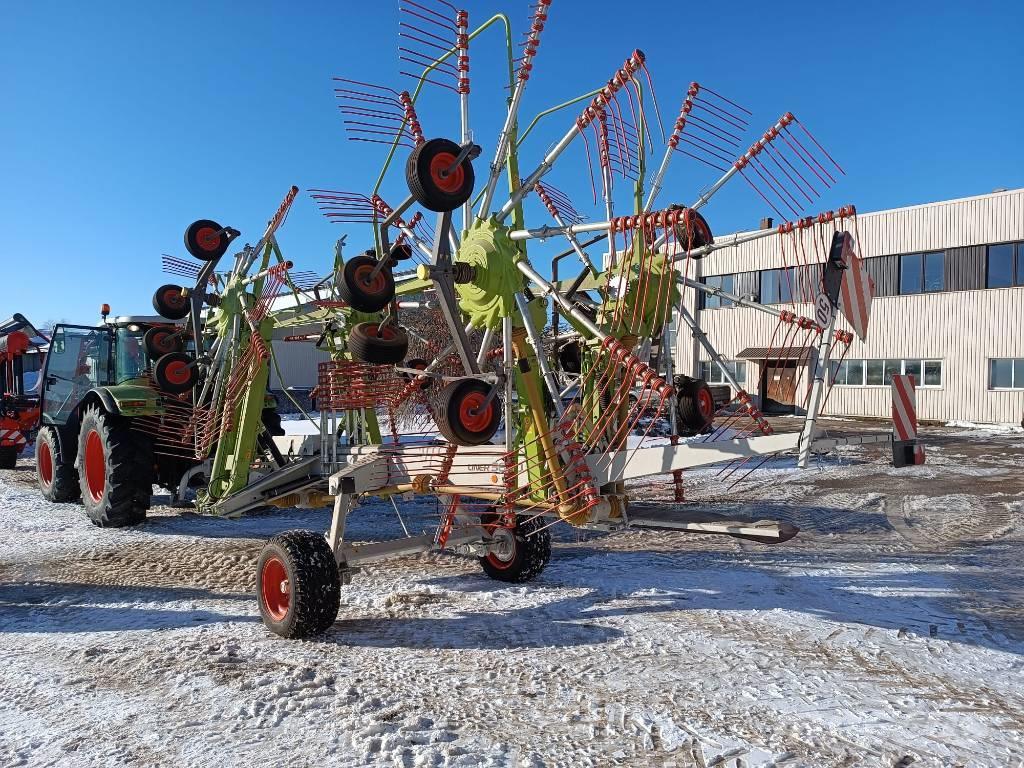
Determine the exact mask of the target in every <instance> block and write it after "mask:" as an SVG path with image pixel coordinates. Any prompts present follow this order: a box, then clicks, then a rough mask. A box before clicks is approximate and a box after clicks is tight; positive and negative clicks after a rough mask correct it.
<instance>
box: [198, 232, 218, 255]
mask: <svg viewBox="0 0 1024 768" xmlns="http://www.w3.org/2000/svg"><path fill="white" fill-rule="evenodd" d="M196 245H198V246H199V247H200V249H202V250H204V251H216V250H217V248H218V246H220V235H219V234H217V230H216V229H214V228H213V227H202V228H201V229H199V230H198V231H197V232H196Z"/></svg>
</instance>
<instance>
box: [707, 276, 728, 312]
mask: <svg viewBox="0 0 1024 768" xmlns="http://www.w3.org/2000/svg"><path fill="white" fill-rule="evenodd" d="M702 282H703V283H704V285H707V286H710V287H711V288H721V289H722V290H723V291H725V292H727V293H733V294H734V293H736V291H734V290H733V286H734V285H735V282H736V275H710V276H708V277H705V278H704V279H703V280H702ZM701 297H702V298H703V303H702V304H701V308H702V309H718V308H719V307H731V306H732V302H731V301H730V300H729V299H726V298H722V297H721V296H715V295H713V294H710V293H704V292H703V291H701Z"/></svg>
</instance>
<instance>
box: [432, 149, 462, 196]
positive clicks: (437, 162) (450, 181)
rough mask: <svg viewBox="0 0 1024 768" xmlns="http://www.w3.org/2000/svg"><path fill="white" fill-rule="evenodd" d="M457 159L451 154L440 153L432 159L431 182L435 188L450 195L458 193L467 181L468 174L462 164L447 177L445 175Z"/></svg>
mask: <svg viewBox="0 0 1024 768" xmlns="http://www.w3.org/2000/svg"><path fill="white" fill-rule="evenodd" d="M455 159H456V156H455V155H453V154H452V153H451V152H438V153H437V154H436V155H434V156H433V157H432V158H431V159H430V180H431V181H432V182H433V183H434V186H435V187H437V188H438V189H440V190H441V191H442V192H447V193H449V194H453V193H455V192H458V191H459V190H460V189H461V188H462V184H463V182H465V180H466V172H465V171H463V170H462V163H459V164H458V165H457V166H455V169H454V170H452V171H451V172H449V173H448V175H447V176H446V175H445V172H446V171H448V169H449V168H451V167H452V164H453V163H454V162H455Z"/></svg>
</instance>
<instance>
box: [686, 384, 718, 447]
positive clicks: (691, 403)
mask: <svg viewBox="0 0 1024 768" xmlns="http://www.w3.org/2000/svg"><path fill="white" fill-rule="evenodd" d="M677 397H678V401H679V407H678V412H679V421H680V422H682V424H683V426H684V427H686V428H687V429H688V430H691V431H692V432H694V433H695V434H699V433H700V432H703V431H704V430H705V429H706V428H707V427H709V426H711V422H712V421H714V419H715V398H714V395H712V394H711V387H709V386H708V385H707V382H706V381H704V379H692V380H690V381H688V382H687V383H686V384H685V385H684V386H683V388H682V390H680V391H679V392H678V393H677Z"/></svg>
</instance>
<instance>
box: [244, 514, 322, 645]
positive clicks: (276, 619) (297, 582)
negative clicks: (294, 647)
mask: <svg viewBox="0 0 1024 768" xmlns="http://www.w3.org/2000/svg"><path fill="white" fill-rule="evenodd" d="M274 559H276V560H277V561H278V562H279V563H280V564H281V565H282V566H283V568H284V575H285V578H286V580H287V582H288V590H289V591H288V593H287V594H288V604H287V606H286V608H285V611H284V613H283V615H282V613H281V612H280V610H277V611H275V610H274V608H275V606H273V605H271V604H269V603H268V597H269V598H273V596H274V595H273V592H272V590H273V588H274V585H272V584H267V585H266V586H267V590H264V584H263V581H264V576H265V575H266V574H267V573H268V572H270V573H271V574H272V569H270V568H268V565H269V563H270V561H271V560H274ZM256 602H257V603H259V607H260V616H261V617H262V619H263V623H264V624H265V625H266V627H267V629H269V630H270V631H271V632H273V633H274V634H275V635H280V636H281V637H287V638H289V639H298V638H303V637H309V636H311V635H318V634H321V633H322V632H325V631H326V630H327V629H329V628H330V626H331V625H332V624H334V622H335V621H336V620H337V618H338V608H339V607H340V605H341V577H340V575H339V573H338V564H337V562H335V560H334V553H333V552H331V547H330V545H328V543H327V540H326V539H325V538H324V537H323V535H322V534H319V533H314V532H313V531H285V532H284V533H279V534H277V535H276V536H274V538H272V539H271V540H270V541H268V542H267V543H266V544H265V545H264V546H263V549H262V551H261V552H260V556H259V559H258V560H257V561H256ZM279 607H280V606H278V608H279Z"/></svg>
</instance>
